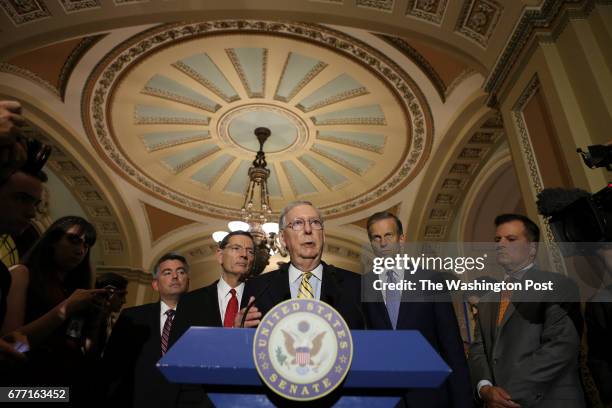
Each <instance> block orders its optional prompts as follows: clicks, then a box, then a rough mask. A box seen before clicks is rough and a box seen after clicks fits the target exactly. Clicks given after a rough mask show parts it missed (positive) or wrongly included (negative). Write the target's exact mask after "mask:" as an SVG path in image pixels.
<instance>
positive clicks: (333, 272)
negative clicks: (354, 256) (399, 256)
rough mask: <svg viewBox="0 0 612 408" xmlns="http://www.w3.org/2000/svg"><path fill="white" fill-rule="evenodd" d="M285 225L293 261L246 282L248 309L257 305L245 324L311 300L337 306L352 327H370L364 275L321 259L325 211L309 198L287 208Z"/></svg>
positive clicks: (284, 235) (282, 220) (251, 324)
mask: <svg viewBox="0 0 612 408" xmlns="http://www.w3.org/2000/svg"><path fill="white" fill-rule="evenodd" d="M279 227H280V230H281V231H280V239H281V244H283V245H284V246H285V247H286V248H287V252H289V258H290V262H289V263H288V264H285V265H283V266H282V267H281V268H280V269H277V270H275V271H272V272H268V273H264V274H262V275H259V276H258V277H256V278H253V279H250V280H248V281H247V282H246V287H245V289H244V296H243V297H242V308H246V307H247V305H249V304H252V303H254V306H255V307H253V308H252V309H250V311H249V313H248V315H247V318H246V324H245V326H246V327H254V326H256V325H257V324H259V319H260V318H261V316H263V315H265V314H266V312H268V311H269V310H270V309H271V308H272V307H273V306H275V305H276V304H278V303H280V302H282V301H284V300H287V299H296V298H308V299H318V300H321V301H323V302H326V303H327V304H329V305H331V306H333V307H334V308H335V309H336V310H337V311H338V312H339V313H340V314H341V315H342V317H343V318H344V320H346V323H347V324H348V326H349V327H350V328H351V329H363V328H365V321H364V317H363V313H362V311H361V306H360V305H361V303H360V296H361V280H360V277H359V275H358V274H356V273H354V272H350V271H347V270H344V269H340V268H336V267H334V266H332V265H327V264H325V263H324V262H322V261H321V255H322V254H323V245H324V243H325V232H324V228H323V219H322V217H321V214H320V213H319V210H318V209H317V208H316V207H315V206H314V205H313V204H312V203H311V202H309V201H295V202H292V203H290V204H288V205H287V207H285V208H284V209H283V211H282V212H281V215H280V221H279ZM243 312H244V309H243V310H242V311H241V312H240V313H239V314H238V316H239V317H238V319H237V322H236V323H237V324H239V322H240V319H241V317H242V315H243Z"/></svg>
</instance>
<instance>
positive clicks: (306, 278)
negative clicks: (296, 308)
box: [298, 272, 314, 299]
mask: <svg viewBox="0 0 612 408" xmlns="http://www.w3.org/2000/svg"><path fill="white" fill-rule="evenodd" d="M311 276H312V272H304V273H302V282H301V283H300V289H299V291H298V299H314V291H313V290H312V285H311V284H310V277H311Z"/></svg>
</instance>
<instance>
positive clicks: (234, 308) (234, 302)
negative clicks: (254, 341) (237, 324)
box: [223, 289, 238, 327]
mask: <svg viewBox="0 0 612 408" xmlns="http://www.w3.org/2000/svg"><path fill="white" fill-rule="evenodd" d="M230 293H231V294H232V297H231V299H230V300H229V302H228V303H227V309H225V318H224V319H223V327H234V319H235V318H236V314H237V313H238V298H237V297H236V289H232V290H230Z"/></svg>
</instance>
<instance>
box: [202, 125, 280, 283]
mask: <svg viewBox="0 0 612 408" xmlns="http://www.w3.org/2000/svg"><path fill="white" fill-rule="evenodd" d="M270 134H271V132H270V129H268V128H266V127H258V128H257V129H255V136H256V137H257V140H258V141H259V151H258V152H257V155H256V156H255V160H253V165H252V166H251V167H249V172H248V175H249V184H248V185H247V188H246V192H245V195H244V202H243V204H242V208H241V209H240V213H241V215H242V220H234V221H230V222H228V224H227V228H228V229H229V230H230V231H239V230H241V231H249V232H250V233H251V234H252V235H253V238H254V239H255V245H256V246H257V249H258V251H257V253H258V258H260V259H257V260H256V262H255V263H256V265H255V270H256V272H257V269H258V266H257V265H258V264H261V263H262V260H261V257H262V256H263V252H264V251H265V253H266V254H267V258H266V259H265V265H263V268H265V266H266V265H267V261H268V259H269V257H270V256H272V255H274V254H280V255H281V256H286V255H287V254H286V252H285V250H284V248H283V247H282V246H281V245H280V242H279V239H278V232H279V228H278V223H276V222H269V221H270V220H269V218H270V216H271V215H272V207H271V206H270V195H269V192H268V177H270V170H269V169H268V167H267V166H268V163H267V162H266V154H265V153H264V151H263V146H264V143H265V142H266V140H268V137H270ZM227 234H228V232H226V231H216V232H214V233H213V234H212V237H213V240H215V242H220V241H221V240H223V238H224V237H225V236H226V235H227ZM263 268H261V271H263ZM261 271H259V272H261Z"/></svg>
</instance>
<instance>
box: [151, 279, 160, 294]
mask: <svg viewBox="0 0 612 408" xmlns="http://www.w3.org/2000/svg"><path fill="white" fill-rule="evenodd" d="M151 286H152V287H153V290H154V291H156V292H159V285H158V282H157V279H153V280H152V281H151Z"/></svg>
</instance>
